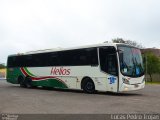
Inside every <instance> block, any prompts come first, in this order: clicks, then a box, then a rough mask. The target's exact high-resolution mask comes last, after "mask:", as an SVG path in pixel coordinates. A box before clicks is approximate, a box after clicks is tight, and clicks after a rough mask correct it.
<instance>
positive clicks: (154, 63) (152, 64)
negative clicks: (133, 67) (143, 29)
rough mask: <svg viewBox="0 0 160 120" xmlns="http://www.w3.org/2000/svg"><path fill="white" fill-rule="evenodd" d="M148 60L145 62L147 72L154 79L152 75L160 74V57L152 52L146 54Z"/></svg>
mask: <svg viewBox="0 0 160 120" xmlns="http://www.w3.org/2000/svg"><path fill="white" fill-rule="evenodd" d="M144 56H145V59H146V62H145V63H144V66H145V70H146V72H147V74H149V75H150V78H151V81H152V75H153V74H155V73H158V74H160V58H159V57H157V56H155V55H154V54H153V53H151V52H147V53H145V54H144Z"/></svg>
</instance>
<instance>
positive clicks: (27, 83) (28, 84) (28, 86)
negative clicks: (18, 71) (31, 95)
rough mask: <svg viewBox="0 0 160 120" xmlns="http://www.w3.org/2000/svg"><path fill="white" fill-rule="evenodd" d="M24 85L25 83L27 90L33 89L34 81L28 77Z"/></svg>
mask: <svg viewBox="0 0 160 120" xmlns="http://www.w3.org/2000/svg"><path fill="white" fill-rule="evenodd" d="M24 83H25V86H26V87H27V88H32V87H33V85H32V79H31V78H30V77H26V78H25V81H24Z"/></svg>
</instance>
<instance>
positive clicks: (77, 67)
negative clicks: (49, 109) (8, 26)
mask: <svg viewBox="0 0 160 120" xmlns="http://www.w3.org/2000/svg"><path fill="white" fill-rule="evenodd" d="M7 81H8V82H10V83H13V84H20V86H21V87H33V86H43V87H53V88H64V89H67V88H69V89H82V90H84V91H85V92H87V93H94V92H95V91H111V92H123V91H132V90H138V89H142V88H144V86H145V80H144V68H143V63H142V56H141V52H140V50H139V49H138V48H136V47H133V46H129V45H126V44H118V43H117V44H116V43H103V44H97V45H90V46H83V47H75V48H69V49H57V50H54V49H53V50H43V51H33V52H27V53H24V54H16V55H10V56H8V61H7Z"/></svg>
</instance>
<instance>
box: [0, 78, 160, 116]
mask: <svg viewBox="0 0 160 120" xmlns="http://www.w3.org/2000/svg"><path fill="white" fill-rule="evenodd" d="M0 113H13V114H14V113H15V114H19V113H20V114H22V113H25V114H30V113H32V114H39V113H40V114H42V113H44V114H46V113H48V114H53V113H58V114H63V113H75V114H80V113H82V114H83V113H85V114H92V113H94V114H95V113H98V114H106V113H107V114H109V113H111V114H113V113H160V85H146V87H145V88H144V89H143V90H140V91H132V92H129V93H121V94H113V93H98V94H85V93H83V92H82V91H72V90H45V89H40V88H37V89H26V88H20V87H19V86H18V85H13V84H10V83H7V82H6V81H5V80H0Z"/></svg>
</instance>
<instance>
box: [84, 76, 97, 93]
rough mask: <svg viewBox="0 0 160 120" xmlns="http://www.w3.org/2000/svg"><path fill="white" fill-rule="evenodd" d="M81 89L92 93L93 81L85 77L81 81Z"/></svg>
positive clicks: (93, 88)
mask: <svg viewBox="0 0 160 120" xmlns="http://www.w3.org/2000/svg"><path fill="white" fill-rule="evenodd" d="M82 89H83V91H84V92H86V93H90V94H91V93H94V92H95V85H94V82H93V81H92V80H91V79H90V78H85V80H84V81H83V85H82Z"/></svg>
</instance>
